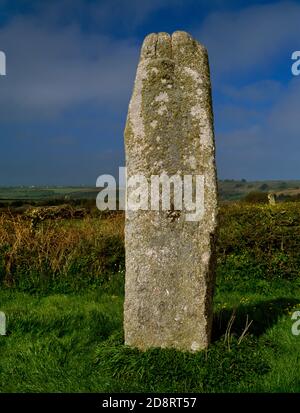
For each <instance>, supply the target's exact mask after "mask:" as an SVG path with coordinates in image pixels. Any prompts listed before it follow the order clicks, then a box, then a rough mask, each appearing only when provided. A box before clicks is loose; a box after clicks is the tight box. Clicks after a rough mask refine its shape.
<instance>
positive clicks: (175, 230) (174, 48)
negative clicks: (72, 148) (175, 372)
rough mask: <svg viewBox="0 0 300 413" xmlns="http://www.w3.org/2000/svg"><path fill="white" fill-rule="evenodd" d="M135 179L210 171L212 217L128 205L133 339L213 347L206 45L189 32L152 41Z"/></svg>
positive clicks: (135, 142) (133, 123) (142, 65)
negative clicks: (190, 217)
mask: <svg viewBox="0 0 300 413" xmlns="http://www.w3.org/2000/svg"><path fill="white" fill-rule="evenodd" d="M125 147H126V166H127V177H128V178H129V177H130V176H133V175H135V174H140V173H142V174H144V175H145V176H146V177H147V178H150V176H151V175H160V174H161V173H162V172H163V171H164V172H165V173H167V174H168V175H169V176H172V175H173V174H176V173H179V174H180V175H184V174H191V175H195V174H198V175H204V215H203V217H202V219H201V220H200V221H187V220H186V218H185V216H184V211H161V210H160V211H151V210H148V211H147V210H146V211H126V225H125V246H126V286H125V291H126V293H125V305H124V328H125V342H126V344H128V345H130V346H134V347H138V348H140V349H142V350H145V349H147V348H149V347H174V348H177V349H181V350H190V351H196V350H200V349H203V348H206V347H207V346H208V344H209V341H210V333H211V324H212V297H213V287H214V278H215V271H214V264H215V233H216V226H217V184H216V168H215V147H214V133H213V116H212V104H211V87H210V75H209V65H208V56H207V51H206V49H205V48H204V47H203V46H202V45H201V44H199V43H198V42H197V41H195V40H194V39H192V38H191V37H190V35H189V34H187V33H185V32H175V33H173V34H172V36H170V35H169V34H167V33H159V34H150V35H149V36H147V37H146V38H145V40H144V43H143V46H142V50H141V56H140V61H139V65H138V69H137V74H136V79H135V85H134V90H133V95H132V98H131V101H130V105H129V111H128V117H127V123H126V128H125Z"/></svg>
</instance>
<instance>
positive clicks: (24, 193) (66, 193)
mask: <svg viewBox="0 0 300 413" xmlns="http://www.w3.org/2000/svg"><path fill="white" fill-rule="evenodd" d="M98 192H99V188H93V187H6V188H5V187H0V201H2V202H3V201H17V200H26V201H27V200H28V201H39V200H47V199H49V200H51V199H91V198H96V196H97V193H98Z"/></svg>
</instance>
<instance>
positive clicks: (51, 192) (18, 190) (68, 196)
mask: <svg viewBox="0 0 300 413" xmlns="http://www.w3.org/2000/svg"><path fill="white" fill-rule="evenodd" d="M98 192H99V188H96V187H82V186H81V187H75V186H74V187H72V186H69V187H55V186H54V187H48V186H47V187H46V186H45V187H0V203H2V204H6V203H11V202H20V203H30V202H35V203H39V202H41V203H43V204H46V203H47V201H49V202H54V201H57V202H58V201H60V202H65V201H68V200H73V201H80V200H89V201H90V202H92V201H93V200H95V202H96V196H97V193H98ZM250 192H265V193H268V192H273V193H275V194H276V195H277V196H279V197H280V198H281V199H285V198H292V199H293V198H297V199H300V180H295V181H246V180H245V179H242V180H240V181H237V180H233V179H225V180H220V181H219V197H220V200H226V201H235V200H239V199H242V198H244V197H245V196H246V195H247V194H249V193H250Z"/></svg>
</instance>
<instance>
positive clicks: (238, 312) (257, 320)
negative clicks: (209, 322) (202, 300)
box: [212, 297, 300, 342]
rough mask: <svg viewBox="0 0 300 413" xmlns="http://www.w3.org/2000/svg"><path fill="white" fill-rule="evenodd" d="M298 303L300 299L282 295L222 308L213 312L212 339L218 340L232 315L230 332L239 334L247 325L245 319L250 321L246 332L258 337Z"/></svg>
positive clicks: (224, 331)
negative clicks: (273, 298)
mask: <svg viewBox="0 0 300 413" xmlns="http://www.w3.org/2000/svg"><path fill="white" fill-rule="evenodd" d="M298 303H300V300H297V299H295V298H287V297H283V298H277V299H275V300H266V301H261V302H259V303H255V304H248V305H247V304H244V305H240V306H239V307H236V308H233V307H232V308H226V309H222V310H220V311H218V312H216V313H215V314H214V322H213V331H212V341H213V342H215V341H217V340H219V338H220V337H222V336H223V335H224V334H225V333H226V330H227V327H228V324H229V322H230V320H231V318H232V317H233V316H234V320H233V324H232V327H231V330H230V333H231V334H234V335H237V336H240V335H241V334H242V333H243V331H244V329H245V327H246V325H247V321H248V324H249V323H250V322H251V321H252V322H251V325H250V326H249V329H248V332H249V333H251V334H253V335H254V336H256V337H259V336H260V335H262V334H264V333H265V332H266V330H267V329H268V328H270V327H272V326H273V325H274V324H276V323H277V321H278V319H279V317H281V316H282V315H285V314H288V312H289V311H291V309H292V308H293V307H294V306H295V305H296V304H298ZM247 316H248V318H247Z"/></svg>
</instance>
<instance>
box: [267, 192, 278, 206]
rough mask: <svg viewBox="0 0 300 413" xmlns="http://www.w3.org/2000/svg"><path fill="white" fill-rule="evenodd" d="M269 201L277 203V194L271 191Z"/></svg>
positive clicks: (272, 203) (273, 203) (271, 203)
mask: <svg viewBox="0 0 300 413" xmlns="http://www.w3.org/2000/svg"><path fill="white" fill-rule="evenodd" d="M268 201H269V204H270V205H276V195H275V194H273V193H272V192H270V193H269V194H268Z"/></svg>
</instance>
